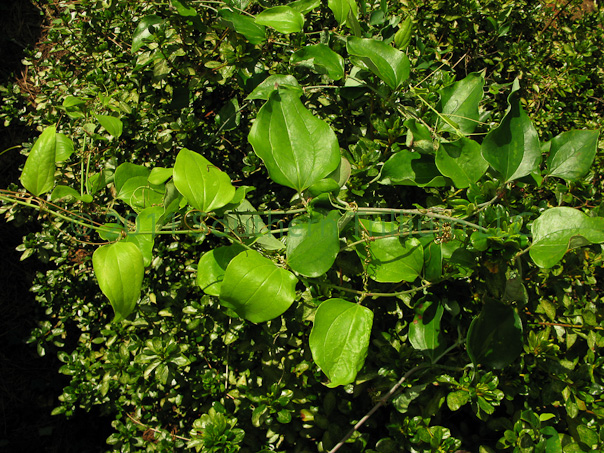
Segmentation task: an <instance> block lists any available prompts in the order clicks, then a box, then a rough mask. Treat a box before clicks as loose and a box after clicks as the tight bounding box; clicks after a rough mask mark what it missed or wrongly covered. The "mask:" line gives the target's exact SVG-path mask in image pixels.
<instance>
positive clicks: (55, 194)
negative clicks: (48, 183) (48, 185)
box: [50, 185, 92, 203]
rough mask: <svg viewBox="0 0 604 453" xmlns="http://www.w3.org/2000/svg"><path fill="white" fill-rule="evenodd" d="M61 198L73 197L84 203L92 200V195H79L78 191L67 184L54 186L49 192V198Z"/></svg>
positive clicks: (52, 199)
mask: <svg viewBox="0 0 604 453" xmlns="http://www.w3.org/2000/svg"><path fill="white" fill-rule="evenodd" d="M62 198H74V199H76V200H79V201H82V202H84V203H90V202H91V201H92V195H90V194H84V195H80V192H78V191H77V190H75V189H74V188H73V187H68V186H61V185H59V186H56V187H55V188H54V190H53V191H52V193H51V194H50V200H51V201H56V200H60V199H62Z"/></svg>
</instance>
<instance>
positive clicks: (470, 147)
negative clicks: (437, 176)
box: [435, 137, 489, 189]
mask: <svg viewBox="0 0 604 453" xmlns="http://www.w3.org/2000/svg"><path fill="white" fill-rule="evenodd" d="M435 162H436V167H437V168H438V170H439V171H440V172H441V173H442V174H443V175H445V176H447V177H449V178H451V179H452V180H453V184H455V187H457V188H458V189H465V188H467V187H470V185H471V184H474V183H476V182H477V181H478V180H479V179H480V178H482V175H484V174H485V172H486V171H487V169H488V168H489V164H488V162H487V161H486V160H484V158H483V157H482V153H481V148H480V145H479V144H478V143H476V142H475V141H474V140H470V139H469V138H465V137H462V138H461V139H459V140H457V141H455V142H452V143H441V144H440V147H439V148H438V151H437V152H436V160H435Z"/></svg>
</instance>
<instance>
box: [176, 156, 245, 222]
mask: <svg viewBox="0 0 604 453" xmlns="http://www.w3.org/2000/svg"><path fill="white" fill-rule="evenodd" d="M174 184H175V185H176V188H177V189H178V191H179V192H180V193H181V194H183V195H184V196H185V198H186V199H187V200H188V202H189V204H190V205H191V206H193V207H194V208H195V209H198V210H200V211H201V212H210V211H213V210H215V209H218V208H221V207H223V206H225V205H226V204H227V203H229V202H230V201H231V200H232V199H233V197H234V196H235V188H234V187H233V185H232V184H231V179H230V178H229V176H228V175H227V174H226V173H224V172H223V171H221V170H220V169H218V168H217V167H216V166H214V165H213V164H211V163H210V162H209V161H208V160H207V159H206V158H205V157H203V156H202V155H201V154H198V153H196V152H193V151H190V150H188V149H186V148H183V149H181V150H180V152H179V153H178V156H176V163H175V164H174Z"/></svg>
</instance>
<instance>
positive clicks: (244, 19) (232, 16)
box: [218, 9, 266, 44]
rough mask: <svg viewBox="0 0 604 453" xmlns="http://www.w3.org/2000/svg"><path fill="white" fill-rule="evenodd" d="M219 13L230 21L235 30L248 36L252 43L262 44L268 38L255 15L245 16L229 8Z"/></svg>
mask: <svg viewBox="0 0 604 453" xmlns="http://www.w3.org/2000/svg"><path fill="white" fill-rule="evenodd" d="M218 14H220V16H222V18H223V19H224V20H225V21H227V22H229V23H230V24H231V26H232V27H233V28H234V29H235V31H236V32H237V33H239V34H241V35H243V36H245V37H246V38H247V40H248V41H249V42H250V43H252V44H262V43H263V42H264V41H265V40H266V34H265V31H264V27H263V26H262V25H258V24H257V23H256V21H255V20H254V18H253V17H249V16H244V15H243V14H239V13H235V12H233V11H230V10H228V9H221V10H220V11H218Z"/></svg>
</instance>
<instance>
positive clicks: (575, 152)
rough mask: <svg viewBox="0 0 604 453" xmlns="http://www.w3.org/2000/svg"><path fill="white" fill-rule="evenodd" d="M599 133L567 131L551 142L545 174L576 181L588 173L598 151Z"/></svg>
mask: <svg viewBox="0 0 604 453" xmlns="http://www.w3.org/2000/svg"><path fill="white" fill-rule="evenodd" d="M599 135H600V131H568V132H563V133H562V134H560V135H558V136H556V137H554V138H553V139H552V140H551V146H550V152H549V156H548V158H547V174H549V175H550V176H558V177H559V178H563V179H565V180H567V181H578V180H580V179H581V178H582V177H583V176H585V174H586V173H587V172H588V171H589V168H590V167H591V164H592V163H593V161H594V158H595V157H596V152H597V150H598V137H599Z"/></svg>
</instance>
